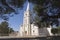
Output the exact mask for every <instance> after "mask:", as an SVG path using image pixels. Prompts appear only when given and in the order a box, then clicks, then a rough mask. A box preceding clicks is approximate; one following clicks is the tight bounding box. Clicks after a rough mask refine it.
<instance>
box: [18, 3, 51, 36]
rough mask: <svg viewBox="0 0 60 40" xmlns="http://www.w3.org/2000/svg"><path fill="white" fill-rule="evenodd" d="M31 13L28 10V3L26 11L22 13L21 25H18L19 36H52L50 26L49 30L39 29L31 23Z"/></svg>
mask: <svg viewBox="0 0 60 40" xmlns="http://www.w3.org/2000/svg"><path fill="white" fill-rule="evenodd" d="M32 19H33V18H32V12H31V11H30V10H29V3H28V5H27V9H26V11H25V12H24V17H23V24H22V25H20V30H19V36H41V35H46V36H47V35H48V34H49V35H52V33H51V26H50V28H43V29H39V27H38V26H37V25H34V23H33V22H32Z"/></svg>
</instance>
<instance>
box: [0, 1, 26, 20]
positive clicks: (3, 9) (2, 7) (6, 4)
mask: <svg viewBox="0 0 60 40" xmlns="http://www.w3.org/2000/svg"><path fill="white" fill-rule="evenodd" d="M25 1H26V0H0V18H2V19H4V20H8V18H9V16H7V15H10V14H12V13H14V14H17V10H18V8H20V9H22V8H23V4H24V3H25Z"/></svg>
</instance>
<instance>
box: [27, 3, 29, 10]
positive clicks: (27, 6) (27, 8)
mask: <svg viewBox="0 0 60 40" xmlns="http://www.w3.org/2000/svg"><path fill="white" fill-rule="evenodd" d="M28 10H29V2H28V5H27V11H28Z"/></svg>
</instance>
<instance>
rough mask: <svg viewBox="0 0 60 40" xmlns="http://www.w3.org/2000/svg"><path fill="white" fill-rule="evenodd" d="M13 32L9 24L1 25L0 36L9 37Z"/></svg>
mask: <svg viewBox="0 0 60 40" xmlns="http://www.w3.org/2000/svg"><path fill="white" fill-rule="evenodd" d="M11 32H14V30H13V29H12V28H10V27H9V24H8V22H6V21H4V22H2V23H1V24H0V35H1V36H5V35H9V33H11Z"/></svg>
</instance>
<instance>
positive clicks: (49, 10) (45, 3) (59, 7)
mask: <svg viewBox="0 0 60 40" xmlns="http://www.w3.org/2000/svg"><path fill="white" fill-rule="evenodd" d="M28 1H29V2H31V3H33V4H34V8H33V10H34V12H35V13H36V14H37V15H38V16H39V17H42V18H41V19H42V21H43V23H46V25H53V24H56V25H57V26H58V24H59V22H58V20H57V19H58V18H60V4H59V3H60V0H28ZM39 24H41V23H40V22H39Z"/></svg>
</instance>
